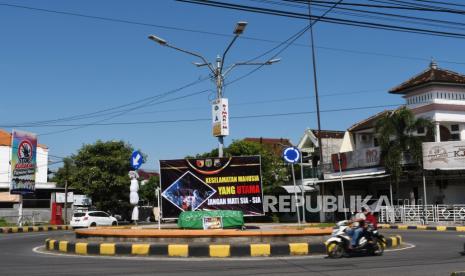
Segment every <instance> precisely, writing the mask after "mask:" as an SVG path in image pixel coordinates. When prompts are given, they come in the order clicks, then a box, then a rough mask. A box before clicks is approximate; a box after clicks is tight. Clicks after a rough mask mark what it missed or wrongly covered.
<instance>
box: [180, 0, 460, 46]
mask: <svg viewBox="0 0 465 276" xmlns="http://www.w3.org/2000/svg"><path fill="white" fill-rule="evenodd" d="M177 1H179V2H186V3H192V4H199V5H204V6H212V7H219V8H226V9H232V10H240V11H248V12H252V13H261V14H268V15H275V16H282V17H289V18H296V19H305V20H308V19H309V15H307V14H304V13H297V12H290V11H284V10H278V9H268V8H261V7H254V6H247V5H239V4H231V3H226V2H219V1H207V0H177ZM315 2H320V1H315ZM323 3H328V2H323ZM330 3H334V2H330ZM342 4H343V3H341V5H342ZM310 18H311V19H312V20H316V19H317V18H318V16H314V15H312V16H310ZM320 21H322V22H326V23H331V24H337V25H344V26H355V27H363V28H369V29H378V30H389V31H396V32H405V33H416V34H423V35H433V36H441V37H451V38H460V39H464V38H465V34H463V33H457V32H446V31H439V30H431V29H424V28H414V27H405V26H400V25H393V24H382V23H375V22H369V21H360V20H349V19H341V18H335V17H325V18H322V19H320Z"/></svg>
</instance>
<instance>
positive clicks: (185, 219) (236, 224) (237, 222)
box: [178, 210, 244, 229]
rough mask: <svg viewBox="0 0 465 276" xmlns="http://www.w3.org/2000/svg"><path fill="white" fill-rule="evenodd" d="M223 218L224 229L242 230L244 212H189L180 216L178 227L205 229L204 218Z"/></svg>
mask: <svg viewBox="0 0 465 276" xmlns="http://www.w3.org/2000/svg"><path fill="white" fill-rule="evenodd" d="M204 217H210V218H216V217H221V218H222V221H223V228H240V227H242V226H243V225H244V214H243V213H242V211H227V210H217V211H187V212H182V213H181V214H180V215H179V219H178V226H179V227H180V228H187V229H203V228H204V227H203V218H204Z"/></svg>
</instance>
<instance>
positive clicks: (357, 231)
mask: <svg viewBox="0 0 465 276" xmlns="http://www.w3.org/2000/svg"><path fill="white" fill-rule="evenodd" d="M367 213H368V210H367V208H365V207H362V208H361V212H359V213H357V214H356V215H355V218H353V219H352V220H350V221H349V222H350V223H352V228H351V229H349V231H347V235H349V236H350V239H351V241H350V245H349V249H354V248H355V247H357V243H358V240H359V238H360V236H361V235H362V234H363V231H364V230H365V220H366V214H367Z"/></svg>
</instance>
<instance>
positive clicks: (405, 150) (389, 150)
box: [376, 107, 434, 191]
mask: <svg viewBox="0 0 465 276" xmlns="http://www.w3.org/2000/svg"><path fill="white" fill-rule="evenodd" d="M420 128H425V129H426V133H427V135H426V136H417V135H415V132H416V131H417V130H418V129H420ZM376 134H377V138H378V141H379V144H380V146H381V158H382V160H383V162H384V166H385V168H386V170H387V171H388V173H390V174H391V177H392V179H393V180H394V182H395V183H396V187H397V191H398V190H399V181H400V177H401V175H402V171H403V164H402V161H403V160H404V159H410V160H411V161H412V165H414V166H416V167H417V168H418V167H421V168H422V159H423V158H422V156H423V155H422V147H421V145H422V143H423V142H425V140H426V139H427V137H431V135H432V134H434V125H433V123H432V122H431V121H430V120H429V119H425V118H415V114H413V112H412V111H411V110H409V109H407V108H406V107H402V108H399V109H397V110H394V111H391V112H388V113H386V115H384V116H383V117H382V118H381V119H379V120H378V122H377V123H376Z"/></svg>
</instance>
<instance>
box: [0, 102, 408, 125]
mask: <svg viewBox="0 0 465 276" xmlns="http://www.w3.org/2000/svg"><path fill="white" fill-rule="evenodd" d="M399 105H401V104H388V105H373V106H359V107H346V108H336V109H326V110H320V112H325V113H331V112H343V111H354V110H369V109H376V108H388V107H397V106H399ZM314 113H316V111H299V112H288V113H268V114H252V115H242V116H231V117H230V119H252V118H265V117H283V116H295V115H305V114H307V115H308V114H314ZM198 121H211V118H197V119H177V120H159V121H136V122H109V123H92V124H55V125H48V126H41V127H80V126H119V125H152V124H166V123H185V122H198ZM0 127H17V126H15V125H3V126H0ZM22 127H37V126H33V125H32V126H27V125H25V126H24V125H23V126H22Z"/></svg>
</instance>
